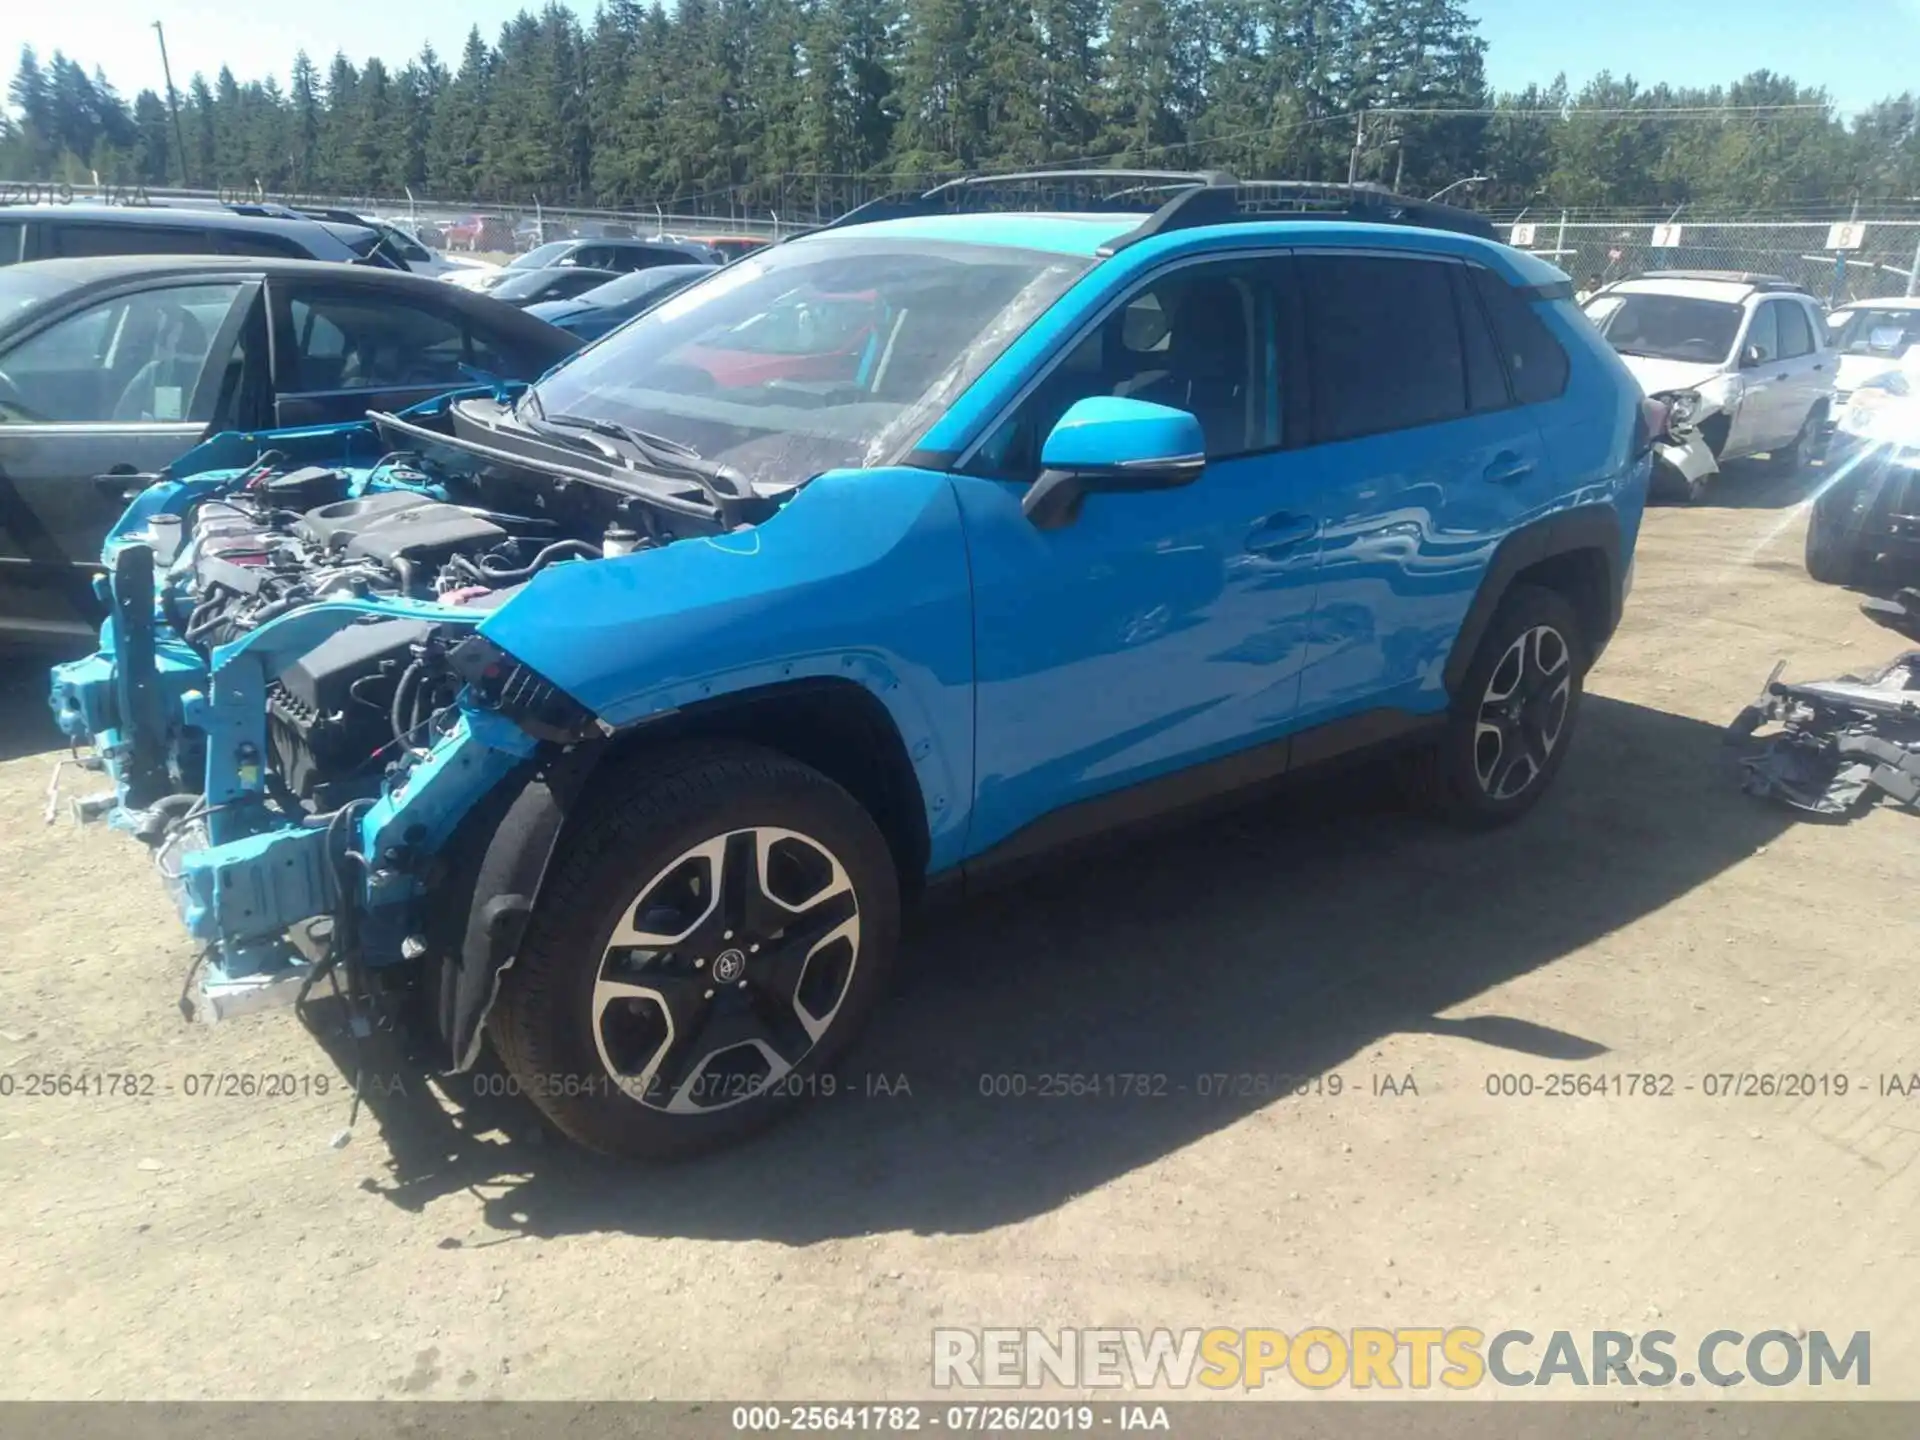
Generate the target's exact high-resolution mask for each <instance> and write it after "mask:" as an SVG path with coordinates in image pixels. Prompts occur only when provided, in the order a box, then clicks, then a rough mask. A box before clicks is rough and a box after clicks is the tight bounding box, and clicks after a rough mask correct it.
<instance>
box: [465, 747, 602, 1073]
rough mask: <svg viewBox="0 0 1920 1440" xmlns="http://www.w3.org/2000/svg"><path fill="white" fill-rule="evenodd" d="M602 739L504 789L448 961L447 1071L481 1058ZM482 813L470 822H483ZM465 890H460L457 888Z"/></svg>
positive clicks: (563, 755)
mask: <svg viewBox="0 0 1920 1440" xmlns="http://www.w3.org/2000/svg"><path fill="white" fill-rule="evenodd" d="M602 749H603V745H602V744H600V743H588V744H581V745H575V746H573V747H572V748H570V749H568V750H566V751H563V752H562V753H561V754H559V755H557V756H555V757H554V758H553V759H552V760H551V761H550V762H548V763H546V764H544V765H542V766H540V767H539V768H537V769H535V770H533V771H532V772H531V773H530V774H524V775H523V777H522V779H521V783H520V786H519V789H518V790H517V791H515V790H513V789H512V786H511V782H509V785H508V786H506V787H503V791H504V796H505V804H504V808H502V809H499V810H497V811H496V813H497V814H498V815H499V819H498V821H497V823H495V824H494V825H493V827H492V830H491V831H490V832H487V838H486V846H485V849H484V850H482V851H481V852H480V855H479V861H478V864H477V866H476V867H475V868H474V869H473V871H472V872H471V873H472V875H473V888H472V891H471V900H470V902H469V905H468V908H467V916H466V929H465V932H464V934H463V935H462V936H461V939H460V943H459V945H458V947H457V949H454V950H453V951H452V953H450V954H448V955H447V956H446V957H445V958H444V959H443V961H442V965H443V967H444V968H443V973H442V975H441V980H440V990H439V1007H438V1008H439V1023H440V1031H441V1038H442V1040H443V1041H444V1043H445V1046H446V1052H445V1053H446V1059H447V1062H448V1069H449V1071H450V1072H451V1073H453V1074H460V1073H462V1072H464V1071H466V1070H469V1069H471V1068H472V1067H473V1064H474V1062H475V1061H476V1060H478V1059H479V1056H480V1041H481V1037H482V1035H483V1034H484V1032H485V1030H486V1022H487V1016H488V1015H489V1014H491V1013H492V1010H493V1006H494V1002H495V1001H496V1000H497V999H498V998H499V995H500V982H501V977H502V976H504V975H505V974H506V972H507V971H508V970H509V969H511V968H512V966H513V962H514V958H515V957H516V956H517V955H518V954H519V950H520V941H521V938H522V937H523V936H524V935H525V934H526V929H527V921H528V920H529V919H530V918H531V917H532V914H533V907H534V903H535V901H536V900H538V899H539V895H540V887H541V884H542V883H543V882H544V881H545V879H546V875H547V869H548V866H549V865H550V864H551V862H552V860H553V854H554V850H555V848H556V847H557V845H558V844H559V840H560V834H561V831H562V830H563V829H564V828H565V825H566V821H567V817H568V816H569V815H571V814H572V813H573V811H574V810H575V808H576V807H577V805H578V803H579V800H580V798H581V795H582V793H583V792H584V791H585V789H586V780H587V777H588V775H589V774H591V772H592V770H593V768H594V766H595V764H596V763H597V762H598V761H599V758H600V752H601V750H602ZM485 818H486V817H483V816H480V815H474V816H469V817H468V823H469V824H475V825H479V824H484V823H485ZM456 893H459V892H456Z"/></svg>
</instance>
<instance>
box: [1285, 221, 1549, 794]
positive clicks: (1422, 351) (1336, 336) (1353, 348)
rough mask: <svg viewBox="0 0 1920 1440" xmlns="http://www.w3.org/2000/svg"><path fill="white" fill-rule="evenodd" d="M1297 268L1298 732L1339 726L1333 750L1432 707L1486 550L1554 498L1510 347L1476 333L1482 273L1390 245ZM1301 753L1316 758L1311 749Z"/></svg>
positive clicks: (1441, 695)
mask: <svg viewBox="0 0 1920 1440" xmlns="http://www.w3.org/2000/svg"><path fill="white" fill-rule="evenodd" d="M1296 263H1297V264H1298V266H1299V272H1300V288H1301V294H1302V296H1303V297H1304V305H1303V311H1304V315H1305V322H1306V357H1307V363H1306V368H1307V380H1308V386H1309V391H1310V414H1309V419H1308V426H1309V439H1310V449H1309V450H1308V451H1307V452H1306V456H1305V457H1303V458H1308V459H1310V461H1311V465H1312V473H1313V481H1312V483H1311V484H1310V485H1309V487H1308V489H1309V492H1310V493H1312V494H1313V495H1315V496H1317V497H1318V501H1319V510H1318V519H1319V522H1320V565H1319V574H1318V592H1317V599H1316V603H1315V606H1314V614H1313V622H1312V634H1311V644H1310V646H1309V650H1308V658H1307V665H1306V670H1305V673H1304V675H1303V676H1302V679H1301V692H1300V710H1299V723H1300V726H1301V728H1302V730H1303V731H1305V730H1308V729H1311V728H1313V727H1316V726H1329V727H1340V728H1335V729H1330V730H1329V731H1328V732H1327V736H1328V740H1327V746H1328V748H1331V749H1340V748H1345V744H1344V742H1343V741H1342V740H1341V739H1340V736H1341V734H1342V730H1343V729H1344V728H1345V722H1351V721H1355V720H1356V718H1357V717H1361V716H1363V715H1366V712H1374V713H1373V715H1371V716H1368V718H1367V719H1366V720H1364V721H1361V722H1360V725H1361V729H1356V730H1350V731H1347V733H1349V734H1352V735H1355V736H1357V737H1358V738H1365V735H1364V734H1362V733H1361V731H1362V730H1364V727H1365V726H1366V725H1369V724H1373V723H1374V722H1375V721H1378V722H1379V724H1381V725H1385V726H1386V727H1388V728H1387V730H1385V731H1381V732H1380V733H1382V734H1384V733H1390V731H1391V729H1392V727H1393V726H1395V725H1398V724H1401V723H1404V719H1403V717H1405V716H1407V715H1412V714H1423V713H1431V712H1434V711H1437V710H1439V709H1441V708H1443V707H1444V705H1445V703H1446V691H1445V686H1444V682H1443V679H1442V673H1441V672H1442V667H1443V666H1444V664H1445V662H1446V659H1447V655H1448V652H1449V650H1450V648H1451V646H1452V644H1453V641H1454V638H1455V636H1456V635H1457V634H1458V633H1459V630H1460V626H1461V623H1462V621H1463V620H1464V619H1465V617H1466V613H1467V608H1468V606H1469V605H1470V604H1471V603H1472V601H1473V597H1474V594H1475V592H1476V590H1477V589H1478V587H1479V583H1480V578H1481V576H1482V574H1484V572H1485V569H1486V566H1487V563H1488V561H1489V560H1490V559H1491V557H1492V554H1493V551H1494V548H1495V547H1496V546H1497V545H1498V544H1499V543H1500V541H1501V540H1502V539H1503V538H1504V537H1505V536H1506V534H1507V533H1508V532H1509V531H1510V530H1512V529H1513V528H1514V526H1515V525H1516V524H1518V523H1519V521H1520V520H1521V518H1522V517H1523V516H1525V515H1527V514H1528V513H1529V512H1531V511H1533V510H1535V509H1537V508H1538V507H1540V506H1541V505H1543V504H1545V503H1546V502H1548V501H1549V500H1550V499H1552V498H1553V497H1555V496H1556V495H1558V494H1559V493H1561V489H1562V487H1561V486H1560V485H1559V484H1558V481H1557V477H1556V475H1555V474H1554V471H1553V467H1552V464H1551V460H1550V456H1549V454H1548V452H1547V448H1546V445H1545V442H1544V440H1543V438H1542V436H1541V434H1540V430H1539V427H1538V426H1537V425H1536V424H1535V422H1534V418H1533V415H1532V413H1531V412H1530V410H1529V409H1528V408H1527V406H1526V405H1524V404H1522V403H1520V396H1521V389H1520V380H1519V375H1520V373H1521V369H1522V367H1520V366H1516V365H1514V364H1513V361H1512V359H1511V358H1505V357H1503V350H1514V349H1516V347H1515V346H1513V345H1512V343H1511V342H1509V343H1508V344H1507V345H1506V346H1504V347H1503V346H1502V345H1501V343H1500V342H1499V340H1498V339H1497V337H1496V335H1495V333H1494V332H1493V330H1492V329H1491V327H1490V325H1489V321H1488V318H1487V299H1486V296H1485V295H1483V292H1485V291H1486V290H1487V287H1489V286H1503V285H1504V282H1502V281H1501V280H1499V278H1498V277H1497V276H1494V275H1493V274H1492V273H1491V272H1484V273H1482V272H1480V269H1479V267H1477V266H1470V265H1467V264H1464V263H1462V262H1459V261H1456V260H1452V259H1448V258H1443V257H1438V256H1423V255H1418V254H1414V253H1410V252H1407V251H1399V250H1395V251H1382V252H1373V253H1369V252H1360V251H1350V250H1349V251H1332V252H1317V253H1316V252H1302V253H1300V254H1299V255H1298V257H1297V261H1296ZM1496 298H1497V297H1496ZM1549 338H1550V337H1549ZM1561 358H1562V360H1563V361H1564V355H1563V356H1562V357H1561ZM1546 363H1547V361H1546V358H1545V357H1544V356H1536V357H1535V366H1536V369H1538V368H1540V367H1542V366H1543V365H1545V364H1546ZM1503 370H1504V371H1505V372H1506V373H1503ZM1544 378H1545V379H1547V380H1548V381H1550V380H1551V376H1550V375H1549V376H1547V377H1544ZM1565 378H1566V377H1565V372H1564V370H1562V371H1561V372H1560V375H1559V383H1560V385H1561V386H1564V384H1565ZM1540 379H1541V377H1537V376H1530V377H1529V384H1530V385H1531V386H1534V387H1535V388H1537V387H1538V385H1539V384H1540ZM1529 393H1530V392H1529ZM1299 747H1300V751H1301V753H1300V755H1299V757H1298V758H1299V759H1300V760H1303V761H1304V760H1311V759H1312V758H1314V751H1315V748H1316V742H1315V741H1314V740H1312V739H1311V738H1310V737H1306V736H1303V737H1302V739H1301V741H1300V742H1299Z"/></svg>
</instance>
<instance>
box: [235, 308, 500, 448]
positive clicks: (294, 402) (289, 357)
mask: <svg viewBox="0 0 1920 1440" xmlns="http://www.w3.org/2000/svg"><path fill="white" fill-rule="evenodd" d="M271 293H272V296H273V302H272V304H273V317H274V366H273V374H274V388H275V395H274V402H273V403H274V419H275V422H276V423H277V424H279V425H329V424H340V423H343V422H346V421H355V420H363V419H365V418H366V414H367V412H368V411H369V410H400V409H404V408H406V407H407V406H409V405H415V404H418V403H419V402H420V401H422V400H428V399H431V398H432V397H433V396H435V395H438V394H441V393H443V392H444V391H447V390H451V389H455V388H457V387H459V386H462V385H471V384H474V383H476V381H477V373H476V372H477V370H478V369H480V368H483V367H477V366H475V365H474V363H473V361H472V358H471V346H470V341H469V337H468V334H467V326H466V323H465V319H464V316H463V315H462V314H461V313H460V311H459V310H457V309H456V308H455V307H454V306H452V305H441V304H438V303H436V302H434V301H432V300H428V299H424V298H419V297H415V296H413V295H396V294H394V293H392V292H390V291H387V290H386V289H385V288H384V287H377V286H370V285H341V284H338V283H333V282H328V281H325V280H308V279H306V278H304V277H301V278H297V279H285V278H280V277H276V278H275V279H274V280H273V281H272V284H271Z"/></svg>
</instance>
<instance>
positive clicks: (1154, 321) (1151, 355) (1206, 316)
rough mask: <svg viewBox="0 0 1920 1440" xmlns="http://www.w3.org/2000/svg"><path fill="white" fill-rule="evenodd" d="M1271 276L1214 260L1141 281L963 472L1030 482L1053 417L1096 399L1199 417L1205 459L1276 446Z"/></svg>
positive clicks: (1261, 266) (1254, 266)
mask: <svg viewBox="0 0 1920 1440" xmlns="http://www.w3.org/2000/svg"><path fill="white" fill-rule="evenodd" d="M1274 273H1275V272H1274V270H1273V268H1272V266H1271V264H1270V263H1269V262H1266V261H1258V260H1253V261H1223V262H1220V263H1217V264H1209V265H1194V266H1187V267H1184V268H1181V269H1178V270H1175V271H1172V272H1170V273H1169V274H1167V275H1165V276H1162V277H1160V278H1158V279H1156V280H1152V281H1149V282H1148V283H1147V285H1146V287H1145V288H1144V289H1142V290H1139V291H1137V292H1136V293H1135V294H1133V295H1132V296H1130V297H1129V298H1128V300H1127V302H1126V303H1125V304H1124V305H1121V306H1120V307H1119V308H1118V309H1116V310H1114V311H1113V313H1112V314H1110V315H1109V316H1108V317H1107V318H1106V319H1105V320H1104V321H1103V322H1102V323H1101V324H1100V325H1099V326H1097V327H1096V328H1095V329H1094V330H1093V332H1092V333H1091V334H1089V335H1086V336H1084V337H1083V338H1082V339H1081V340H1080V341H1079V342H1078V343H1077V344H1076V345H1075V346H1074V347H1073V349H1072V350H1070V351H1069V352H1068V353H1067V354H1066V355H1065V356H1064V357H1062V359H1061V361H1060V363H1059V364H1058V365H1056V366H1055V367H1054V368H1053V370H1052V371H1051V372H1049V373H1048V375H1047V376H1046V377H1045V378H1044V379H1043V380H1042V381H1041V382H1040V383H1039V384H1038V385H1037V386H1036V387H1035V388H1034V390H1033V393H1032V394H1030V395H1029V396H1028V397H1027V398H1026V399H1025V400H1024V401H1022V402H1021V404H1020V407H1019V408H1018V409H1017V410H1016V411H1015V412H1014V413H1013V415H1012V416H1010V417H1009V418H1008V419H1007V420H1005V421H1004V422H1002V424H1001V425H1000V426H999V427H998V428H997V429H996V430H995V431H994V433H993V434H992V435H990V436H988V438H987V440H986V441H985V443H984V444H982V446H981V447H980V450H979V453H978V454H977V455H976V456H975V458H974V461H973V463H972V464H971V465H970V466H969V468H970V469H971V470H973V471H975V472H976V473H978V474H982V475H987V476H991V477H992V478H994V479H999V480H1017V481H1022V482H1027V483H1031V482H1032V481H1033V480H1034V479H1035V478H1036V477H1037V476H1038V475H1039V473H1040V454H1041V450H1042V448H1043V447H1044V446H1045V444H1046V440H1047V436H1048V435H1049V434H1051V433H1052V431H1053V427H1054V426H1055V425H1056V424H1058V423H1059V421H1060V418H1061V416H1063V415H1065V414H1066V412H1067V411H1068V410H1069V409H1070V408H1071V407H1072V406H1073V405H1074V404H1075V403H1077V402H1078V401H1081V400H1085V399H1089V398H1091V397H1093V396H1097V395H1116V396H1123V397H1130V398H1132V399H1136V400H1147V401H1151V402H1153V403H1154V404H1157V405H1167V406H1171V407H1172V408H1174V409H1176V410H1185V411H1187V412H1188V413H1189V414H1191V415H1193V416H1194V417H1195V418H1196V419H1197V420H1199V422H1200V428H1201V430H1202V431H1203V432H1204V433H1205V435H1206V441H1207V458H1208V459H1210V460H1226V459H1231V458H1232V457H1234V456H1236V455H1245V454H1248V453H1250V452H1253V451H1258V450H1271V449H1275V448H1277V447H1278V446H1279V444H1280V441H1281V434H1280V413H1279V403H1278V391H1277V386H1276V385H1275V383H1274V375H1273V371H1272V367H1271V365H1270V364H1269V359H1268V357H1269V355H1270V353H1271V352H1272V349H1273V347H1272V346H1271V345H1270V344H1269V343H1268V342H1269V340H1270V338H1271V337H1273V336H1274V334H1275V333H1276V330H1277V326H1278V320H1277V304H1278V300H1277V295H1276V292H1275V290H1274V286H1273V283H1272V278H1271V277H1272V276H1273V274H1274Z"/></svg>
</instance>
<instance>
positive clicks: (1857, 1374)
mask: <svg viewBox="0 0 1920 1440" xmlns="http://www.w3.org/2000/svg"><path fill="white" fill-rule="evenodd" d="M1871 1383H1872V1339H1871V1335H1870V1333H1869V1332H1868V1331H1865V1330H1856V1331H1853V1332H1852V1333H1851V1334H1845V1335H1842V1334H1841V1333H1840V1332H1835V1333H1834V1335H1833V1336H1831V1337H1830V1336H1829V1335H1828V1333H1827V1332H1826V1331H1824V1330H1811V1331H1797V1330H1760V1331H1755V1332H1752V1333H1748V1332H1746V1331H1741V1330H1712V1331H1709V1332H1708V1333H1706V1334H1705V1335H1702V1336H1701V1337H1699V1339H1697V1340H1693V1341H1683V1340H1682V1339H1681V1338H1680V1337H1679V1336H1677V1335H1675V1334H1674V1332H1672V1331H1671V1330H1647V1331H1642V1332H1639V1333H1637V1334H1635V1333H1632V1332H1629V1331H1625V1330H1592V1331H1571V1330H1553V1331H1547V1332H1543V1333H1540V1334H1535V1333H1534V1332H1532V1331H1528V1330H1519V1329H1508V1330H1497V1331H1492V1332H1488V1331H1484V1330H1479V1329H1475V1328H1473V1327H1471V1326H1465V1325H1455V1326H1444V1327H1443V1326H1438V1325H1435V1326H1394V1327H1388V1326H1367V1325H1361V1326H1354V1327H1352V1328H1349V1329H1345V1330H1337V1329H1334V1328H1333V1327H1331V1326H1324V1325H1314V1326H1309V1327H1307V1328H1305V1329H1302V1330H1296V1331H1294V1332H1292V1333H1291V1334H1289V1333H1288V1332H1286V1331H1283V1330H1271V1329H1257V1328H1256V1329H1244V1328H1243V1329H1229V1328H1224V1327H1214V1328H1211V1329H1188V1330H1165V1329H1158V1330H1139V1329H1061V1330H1040V1329H992V1328H988V1329H979V1330H959V1329H941V1330H935V1331H934V1332H933V1386H934V1388H935V1389H936V1390H956V1389H958V1390H1021V1389H1038V1388H1042V1387H1045V1386H1064V1387H1066V1388H1068V1389H1076V1390H1077V1389H1101V1388H1111V1389H1127V1390H1153V1389H1163V1388H1164V1389H1174V1390H1185V1389H1189V1388H1197V1389H1199V1390H1201V1391H1203V1392H1204V1391H1208V1390H1213V1391H1222V1390H1259V1389H1262V1388H1265V1387H1267V1386H1289V1385H1290V1386H1298V1387H1300V1388H1302V1389H1305V1390H1330V1389H1333V1388H1335V1387H1337V1386H1345V1387H1349V1388H1351V1389H1356V1390H1376V1391H1379V1390H1427V1389H1432V1388H1434V1387H1436V1386H1439V1387H1443V1388H1445V1389H1449V1390H1472V1389H1476V1388H1478V1387H1481V1386H1484V1385H1495V1386H1502V1387H1512V1388H1518V1387H1528V1388H1540V1387H1555V1388H1562V1389H1565V1388H1575V1389H1580V1388H1599V1387H1607V1386H1627V1387H1633V1388H1640V1387H1652V1388H1656V1389H1657V1388H1664V1387H1681V1388H1685V1387H1692V1386H1706V1387H1708V1388H1710V1389H1721V1390H1725V1389H1731V1388H1733V1387H1735V1386H1747V1385H1758V1386H1763V1387H1768V1388H1778V1387H1781V1386H1788V1385H1799V1384H1805V1385H1829V1384H1838V1385H1847V1386H1856V1387H1859V1388H1861V1389H1864V1388H1866V1387H1867V1386H1868V1385H1870V1384H1871Z"/></svg>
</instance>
